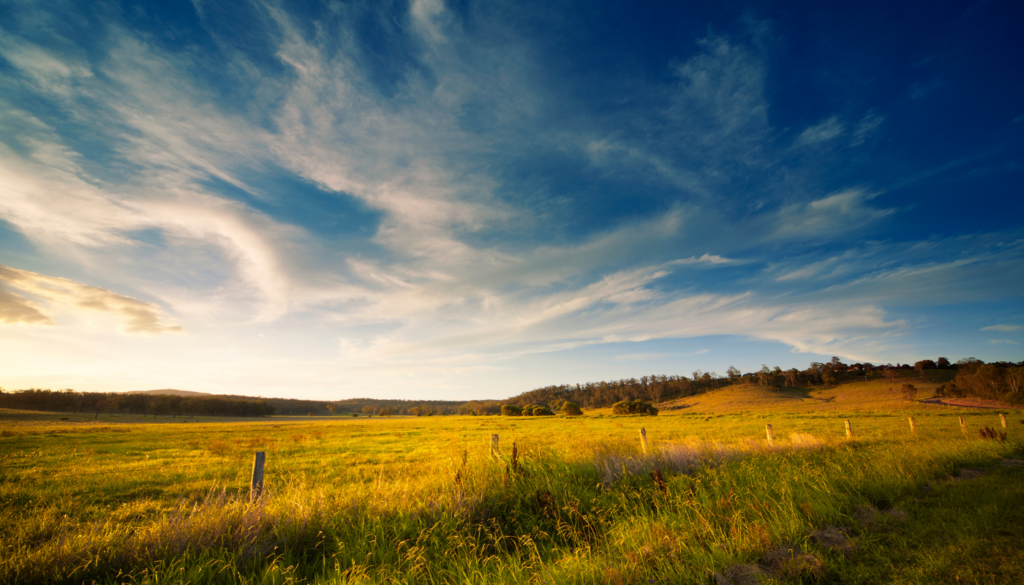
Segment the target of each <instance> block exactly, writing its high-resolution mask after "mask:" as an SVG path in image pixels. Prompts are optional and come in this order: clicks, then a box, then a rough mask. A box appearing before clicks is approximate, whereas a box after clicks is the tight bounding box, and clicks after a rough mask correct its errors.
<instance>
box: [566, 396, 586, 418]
mask: <svg viewBox="0 0 1024 585" xmlns="http://www.w3.org/2000/svg"><path fill="white" fill-rule="evenodd" d="M562 414H564V415H565V416H580V415H582V414H583V410H581V409H580V405H579V404H576V403H575V402H569V401H568V400H566V401H565V402H564V403H563V404H562Z"/></svg>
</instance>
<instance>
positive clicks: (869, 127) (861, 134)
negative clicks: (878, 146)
mask: <svg viewBox="0 0 1024 585" xmlns="http://www.w3.org/2000/svg"><path fill="white" fill-rule="evenodd" d="M884 121H885V118H884V117H882V116H879V115H877V114H868V115H866V116H864V118H862V119H861V121H860V123H858V124H857V128H856V129H855V130H854V131H853V140H852V141H851V142H850V146H860V145H861V144H863V143H864V141H865V140H867V139H868V137H869V136H871V135H872V134H874V133H875V131H876V130H878V127H879V126H881V125H882V122H884Z"/></svg>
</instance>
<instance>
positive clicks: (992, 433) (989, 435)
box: [978, 427, 1006, 443]
mask: <svg viewBox="0 0 1024 585" xmlns="http://www.w3.org/2000/svg"><path fill="white" fill-rule="evenodd" d="M978 436H980V437H981V438H982V439H989V440H993V441H996V440H998V441H1000V442H1003V443H1005V442H1006V433H997V432H996V430H995V429H993V428H992V427H983V428H982V429H981V430H980V431H978Z"/></svg>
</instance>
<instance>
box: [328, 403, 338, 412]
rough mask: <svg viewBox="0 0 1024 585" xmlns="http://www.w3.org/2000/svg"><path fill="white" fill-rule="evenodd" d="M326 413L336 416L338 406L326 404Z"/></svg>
mask: <svg viewBox="0 0 1024 585" xmlns="http://www.w3.org/2000/svg"><path fill="white" fill-rule="evenodd" d="M327 411H328V412H330V413H331V414H337V413H338V405H337V404H328V405H327Z"/></svg>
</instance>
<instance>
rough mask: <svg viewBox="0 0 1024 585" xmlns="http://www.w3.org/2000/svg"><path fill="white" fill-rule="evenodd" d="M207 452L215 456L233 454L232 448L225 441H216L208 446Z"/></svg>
mask: <svg viewBox="0 0 1024 585" xmlns="http://www.w3.org/2000/svg"><path fill="white" fill-rule="evenodd" d="M206 450H207V451H209V452H210V453H212V454H214V455H220V456H224V455H227V454H228V453H230V452H231V448H230V447H229V446H228V444H227V443H225V442H224V441H214V442H212V443H210V444H209V445H207V446H206Z"/></svg>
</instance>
